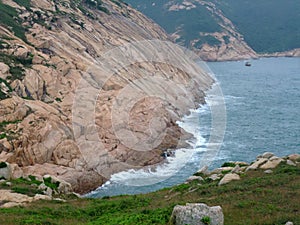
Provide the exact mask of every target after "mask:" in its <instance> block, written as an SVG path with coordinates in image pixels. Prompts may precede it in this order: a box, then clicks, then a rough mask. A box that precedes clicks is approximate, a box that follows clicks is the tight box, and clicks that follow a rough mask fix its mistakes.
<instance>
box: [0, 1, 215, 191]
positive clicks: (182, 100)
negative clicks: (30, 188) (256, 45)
mask: <svg viewBox="0 0 300 225" xmlns="http://www.w3.org/2000/svg"><path fill="white" fill-rule="evenodd" d="M97 2H98V1H97ZM3 3H5V4H8V5H10V6H12V7H13V8H14V9H15V10H17V13H18V15H19V17H20V19H19V21H22V22H21V25H22V26H26V27H28V31H27V32H26V40H25V39H24V38H22V36H20V35H18V36H17V34H14V33H13V32H12V30H10V28H9V27H8V26H5V25H1V26H0V37H1V42H0V45H1V48H0V54H1V56H3V57H2V58H5V59H6V61H5V62H3V63H2V62H1V64H0V77H1V79H2V80H0V84H1V92H0V94H1V95H0V97H1V99H2V100H1V101H0V135H1V139H0V161H7V162H9V163H11V164H12V165H15V167H14V168H15V170H14V171H18V173H17V172H16V173H13V174H12V176H14V177H15V176H21V175H25V176H26V175H29V174H33V175H38V176H44V175H46V174H49V175H51V176H52V177H57V178H58V179H61V180H64V181H66V182H68V183H70V184H71V185H72V187H73V189H74V191H76V192H78V193H85V192H87V191H90V190H93V189H95V188H97V187H98V186H99V185H101V184H102V183H103V182H104V181H105V180H106V179H107V178H108V177H109V176H110V175H111V174H112V173H114V172H118V171H120V170H124V169H128V168H133V167H141V166H145V165H153V164H156V163H159V162H161V161H162V160H163V159H164V157H163V152H164V151H165V150H167V149H168V148H174V147H176V146H178V145H181V144H183V142H180V141H178V140H180V139H182V137H183V135H184V132H183V131H182V130H181V129H180V128H179V127H178V125H177V124H176V120H178V119H179V118H180V117H181V116H182V115H184V114H185V113H187V112H188V108H191V107H194V106H195V105H197V104H198V103H200V102H203V101H204V91H205V90H207V89H208V88H209V87H210V85H211V84H212V82H213V80H212V79H211V78H210V77H209V76H208V75H206V74H205V73H202V74H201V75H200V76H199V77H198V78H197V79H194V78H193V77H192V76H191V74H189V73H188V72H187V70H184V69H186V68H188V66H189V65H186V67H185V68H176V65H175V66H174V65H171V63H169V64H168V63H164V62H160V61H156V62H155V63H153V62H151V63H149V62H147V61H139V62H136V63H133V64H131V65H127V66H126V67H122V63H123V62H120V60H119V58H118V57H112V58H110V59H111V60H110V62H109V63H110V65H111V66H113V67H114V66H115V67H118V66H119V67H120V69H119V71H117V72H116V71H115V72H116V74H115V75H114V76H110V77H109V79H106V80H105V82H104V83H101V82H102V81H103V80H101V79H98V78H97V76H98V75H99V71H101V68H102V70H103V68H107V67H105V66H104V67H103V65H102V67H101V63H102V64H103V60H102V59H103V58H105V56H106V55H104V53H107V52H109V51H112V50H113V49H115V48H116V47H118V46H122V45H125V44H128V43H133V42H138V41H143V40H149V39H150V40H152V39H160V40H167V35H166V34H165V32H164V31H163V30H162V29H161V28H160V27H159V26H157V25H156V24H154V23H153V22H152V21H150V20H148V19H147V18H145V17H144V16H143V15H142V14H141V13H139V12H137V11H135V10H133V9H131V8H130V7H129V6H127V5H125V4H124V3H121V2H120V4H116V3H114V2H113V1H106V0H104V1H103V2H102V3H101V7H98V9H96V8H95V9H92V8H94V6H89V5H86V4H87V3H83V1H72V0H71V1H57V0H56V1H52V0H43V1H37V0H32V1H31V10H28V8H26V7H24V6H21V5H18V4H17V3H15V2H14V1H12V0H6V1H3ZM97 4H98V3H97ZM99 4H100V3H99ZM21 38H22V39H23V40H22V39H21ZM154 44H155V43H154ZM154 44H153V45H152V46H149V48H148V50H149V51H150V50H151V49H154V48H155V46H154ZM144 46H146V45H144ZM135 47H136V48H137V46H135ZM146 47H148V46H146ZM158 47H159V46H158ZM123 51H125V50H124V49H123ZM125 52H126V51H125ZM128 52H130V51H129V50H128ZM150 52H151V51H150ZM169 52H170V57H171V58H172V57H174V56H175V58H177V60H180V59H181V58H180V57H179V56H178V54H177V53H178V52H176V51H175V49H170V51H169ZM132 54H133V55H134V54H137V52H134V51H132ZM155 54H156V55H155ZM160 54H161V53H160V52H159V51H156V52H154V53H153V56H152V55H151V54H150V55H151V56H152V58H153V59H159V58H160ZM101 57H102V58H101ZM140 57H141V58H143V57H144V58H145V59H146V56H145V55H143V54H141V56H140ZM153 61H155V60H153ZM8 67H9V68H8ZM103 74H104V75H105V73H103ZM154 75H155V76H156V77H159V78H160V79H161V80H162V81H164V82H166V81H172V82H173V84H174V87H172V86H171V85H170V86H168V87H163V85H162V84H163V82H160V83H161V84H159V82H157V83H158V86H157V87H155V88H154V86H155V85H154V84H153V83H152V86H151V85H147V84H145V83H139V85H140V86H138V87H137V88H136V89H142V90H144V91H145V90H146V92H147V91H150V94H149V95H150V97H149V96H146V97H143V98H141V99H139V101H137V102H136V103H135V104H134V105H133V106H132V107H131V109H130V112H129V115H130V121H129V122H128V124H125V125H126V126H127V128H128V127H129V128H128V130H130V131H131V132H132V133H133V134H134V135H135V136H136V137H138V138H140V139H142V140H144V139H147V137H149V135H150V137H152V136H151V135H153V134H159V133H160V132H161V133H163V134H164V137H162V138H161V141H160V142H159V143H158V144H156V143H154V142H151V141H149V143H150V145H152V144H153V143H154V144H155V145H154V147H153V148H151V149H150V150H148V149H146V148H145V150H147V151H143V149H139V150H138V151H133V150H132V149H134V148H132V147H131V146H130V145H128V143H125V144H124V142H122V141H120V137H119V136H118V135H117V134H116V131H120V130H121V131H122V129H123V128H124V126H125V125H124V124H122V123H119V124H117V125H115V126H114V121H115V120H113V118H112V110H114V106H115V105H114V104H116V102H117V103H119V102H118V101H119V99H118V97H119V95H120V94H122V90H123V89H124V88H125V87H128V86H130V85H137V84H138V82H140V81H141V80H147V79H148V80H149V79H150V78H149V77H153V76H154ZM101 76H102V73H100V77H101ZM82 80H83V81H84V82H85V83H84V82H83V83H84V84H86V85H87V86H82V89H81V90H83V92H84V93H89V92H90V91H95V90H96V91H97V89H93V87H94V86H97V85H98V86H99V85H101V91H100V89H99V90H98V94H97V96H98V97H97V101H96V104H95V106H94V105H93V104H92V103H91V102H90V101H78V99H76V94H77V91H78V87H79V86H80V85H81V84H82ZM93 85H94V86H93ZM179 86H180V88H182V89H183V90H186V91H183V92H178V91H177V90H178V87H179ZM163 88H167V91H166V92H165V95H166V96H170V98H171V99H175V100H176V102H178V104H177V105H175V106H174V105H172V104H170V102H168V101H162V100H160V98H159V97H161V96H154V97H153V93H163V92H162V90H163ZM180 88H179V89H180ZM126 90H127V89H126ZM77 97H78V95H77ZM81 100H82V99H81ZM117 100H118V101H117ZM175 100H174V101H175ZM74 102H76V104H77V105H76V109H77V110H78V112H79V113H81V112H83V111H84V109H88V110H90V109H92V111H93V112H94V111H95V113H94V114H93V116H89V115H87V114H85V113H83V114H84V115H82V114H79V116H77V117H76V118H77V120H76V119H74V116H73V113H74V108H73V107H74V104H73V103H74ZM118 113H119V114H118ZM117 115H120V118H121V117H122V115H123V114H122V113H121V112H117ZM153 118H154V119H153ZM157 118H158V119H157ZM91 120H93V121H95V126H90V124H89V122H90V121H91ZM74 124H75V125H74ZM149 124H150V125H151V126H150V127H151V129H149ZM123 133H124V132H123ZM95 138H96V139H97V141H100V142H101V147H99V146H98V145H97V144H95V142H94V140H95ZM123 139H125V142H126V141H127V142H129V143H131V142H132V143H135V144H136V145H138V143H139V142H135V139H133V138H131V136H129V138H127V139H126V137H123ZM123 139H122V140H123ZM150 140H151V139H150ZM144 143H146V142H144ZM20 170H21V172H20ZM16 174H18V175H16Z"/></svg>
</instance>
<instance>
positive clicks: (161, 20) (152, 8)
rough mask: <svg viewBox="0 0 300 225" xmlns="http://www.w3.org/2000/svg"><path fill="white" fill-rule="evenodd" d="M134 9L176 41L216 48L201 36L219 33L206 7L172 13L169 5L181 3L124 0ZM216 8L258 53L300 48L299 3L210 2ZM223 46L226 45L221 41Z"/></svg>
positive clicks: (293, 0)
mask: <svg viewBox="0 0 300 225" xmlns="http://www.w3.org/2000/svg"><path fill="white" fill-rule="evenodd" d="M126 2H127V3H129V4H131V5H132V6H133V7H135V8H136V9H138V10H140V11H141V12H143V13H144V14H145V15H147V16H148V17H150V18H152V19H153V20H154V21H155V22H157V23H158V24H159V25H161V26H162V27H163V28H164V29H165V30H166V31H167V32H168V33H170V34H172V33H175V32H177V34H179V35H180V36H181V38H180V39H178V40H177V41H178V42H179V43H182V44H184V45H185V46H189V45H190V43H191V41H193V40H198V39H199V38H200V41H199V43H197V44H196V46H195V47H197V48H199V47H201V46H202V44H203V43H208V44H210V45H218V44H219V43H218V42H217V41H216V39H214V38H213V37H212V36H211V37H210V38H209V39H206V40H205V39H204V40H203V37H201V36H200V32H205V33H206V32H208V33H214V32H217V31H222V29H223V28H222V27H221V26H220V25H219V24H218V23H219V22H220V18H219V17H218V16H217V15H216V14H214V13H212V12H211V11H209V10H208V9H207V8H206V7H207V5H201V4H199V3H197V2H196V1H193V4H194V5H195V6H196V8H192V9H189V10H186V9H183V10H172V11H170V10H169V8H170V6H171V5H176V4H177V5H182V2H183V1H181V0H174V1H168V0H153V1H144V0H126ZM207 2H208V3H214V4H216V6H217V7H216V8H217V10H221V11H222V12H223V14H224V15H225V16H226V17H228V18H229V19H230V20H231V21H232V22H233V24H234V26H235V27H236V28H237V29H238V31H239V32H240V33H241V34H242V35H243V36H244V38H245V41H246V42H247V43H248V44H249V45H250V46H251V47H252V48H253V49H254V50H255V51H257V52H276V51H286V50H291V49H294V48H300V26H299V21H300V1H298V0H289V1H283V0H264V1H261V0H254V1H248V0H240V1H237V0H223V1H220V0H211V1H207ZM224 41H225V43H228V42H229V38H228V37H226V36H225V37H224Z"/></svg>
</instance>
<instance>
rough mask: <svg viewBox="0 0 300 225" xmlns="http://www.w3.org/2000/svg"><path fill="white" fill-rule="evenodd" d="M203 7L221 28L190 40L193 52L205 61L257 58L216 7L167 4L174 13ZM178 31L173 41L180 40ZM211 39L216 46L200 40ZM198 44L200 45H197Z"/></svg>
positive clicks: (193, 1) (195, 3)
mask: <svg viewBox="0 0 300 225" xmlns="http://www.w3.org/2000/svg"><path fill="white" fill-rule="evenodd" d="M198 4H200V5H201V6H200V7H205V8H206V9H207V10H208V11H210V13H211V14H212V17H214V18H217V21H218V24H219V25H220V27H222V30H221V31H218V32H213V33H212V32H210V33H209V32H201V31H199V37H196V38H195V39H194V40H192V43H191V46H192V47H193V50H194V51H195V52H196V53H197V54H198V55H199V56H200V58H201V59H202V60H205V61H227V60H241V59H249V58H257V57H258V56H257V54H256V52H255V51H254V50H253V49H252V48H251V47H250V46H249V45H248V44H247V43H246V42H245V40H244V38H243V36H242V35H241V34H240V33H239V32H238V31H237V29H236V27H235V26H234V25H233V23H232V22H231V21H230V20H229V19H228V18H227V17H226V16H225V15H224V14H223V12H222V11H221V10H220V9H218V7H216V5H215V4H214V3H213V2H211V1H202V0H190V1H183V2H182V3H181V4H178V3H177V2H170V3H169V4H168V7H169V10H174V11H180V10H181V11H189V10H190V9H192V8H195V7H199V5H198ZM177 29H178V31H177V32H176V33H174V34H173V35H172V36H173V38H174V39H180V38H181V36H180V35H179V34H178V33H180V27H178V28H177ZM206 37H208V38H213V39H215V40H216V41H217V42H218V44H212V43H210V44H208V43H202V42H203V41H202V39H205V38H206ZM199 43H202V44H200V45H199Z"/></svg>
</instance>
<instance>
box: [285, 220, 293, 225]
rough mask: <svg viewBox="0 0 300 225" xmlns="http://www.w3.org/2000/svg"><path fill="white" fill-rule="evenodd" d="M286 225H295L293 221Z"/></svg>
mask: <svg viewBox="0 0 300 225" xmlns="http://www.w3.org/2000/svg"><path fill="white" fill-rule="evenodd" d="M285 225H294V223H293V222H291V221H288V222H286V224H285Z"/></svg>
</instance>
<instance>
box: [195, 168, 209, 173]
mask: <svg viewBox="0 0 300 225" xmlns="http://www.w3.org/2000/svg"><path fill="white" fill-rule="evenodd" d="M197 173H203V174H208V166H203V167H202V168H201V169H200V170H198V171H197Z"/></svg>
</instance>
